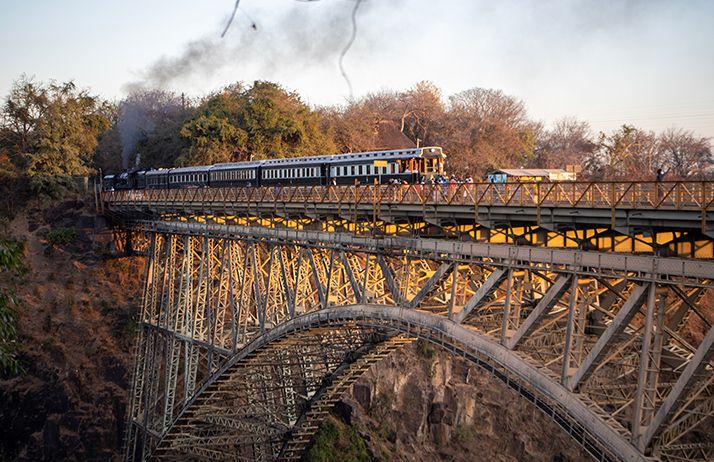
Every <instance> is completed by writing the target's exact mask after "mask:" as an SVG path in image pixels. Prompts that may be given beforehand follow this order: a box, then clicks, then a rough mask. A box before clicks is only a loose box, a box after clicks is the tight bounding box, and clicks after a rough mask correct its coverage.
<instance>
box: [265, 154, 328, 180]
mask: <svg viewBox="0 0 714 462" xmlns="http://www.w3.org/2000/svg"><path fill="white" fill-rule="evenodd" d="M329 157H331V156H313V157H295V158H286V159H270V160H264V161H261V163H260V185H261V186H277V185H280V186H311V185H325V184H327V182H326V179H325V167H324V164H325V160H326V159H328V158H329Z"/></svg>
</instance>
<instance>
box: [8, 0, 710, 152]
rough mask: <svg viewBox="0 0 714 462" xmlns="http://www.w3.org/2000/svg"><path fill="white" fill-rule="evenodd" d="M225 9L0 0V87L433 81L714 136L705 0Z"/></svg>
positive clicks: (294, 4)
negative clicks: (26, 81) (25, 79)
mask: <svg viewBox="0 0 714 462" xmlns="http://www.w3.org/2000/svg"><path fill="white" fill-rule="evenodd" d="M358 3H359V4H358ZM234 4H235V2H234V0H202V1H200V2H197V1H195V0H174V1H172V2H167V1H159V0H142V1H139V0H123V1H120V2H119V1H115V2H108V1H103V2H100V1H96V0H95V1H90V0H63V1H61V2H59V1H56V0H55V1H50V0H32V1H27V0H24V1H23V0H0V12H1V13H0V63H2V65H0V96H2V98H3V99H4V98H5V97H6V96H7V94H8V91H9V89H10V87H11V85H12V82H13V81H15V80H16V79H17V78H18V77H20V76H21V75H22V74H26V75H28V76H32V77H34V78H35V79H36V80H38V81H48V80H50V79H54V80H57V81H67V80H70V79H71V80H74V81H75V83H76V84H77V85H78V86H79V87H80V88H86V89H88V90H89V91H90V92H92V93H95V94H99V95H101V96H103V97H105V98H108V99H111V100H120V99H121V98H123V97H125V96H126V95H127V93H128V92H130V91H132V90H135V89H137V88H163V89H168V90H173V91H176V92H179V93H181V92H184V93H186V94H187V95H189V96H193V97H197V96H200V95H205V94H207V93H209V92H211V91H216V90H218V89H220V88H221V87H223V86H225V85H227V84H230V83H233V82H236V81H244V82H252V81H254V80H271V81H275V82H278V83H280V84H281V85H283V86H284V87H285V88H287V89H289V90H294V91H297V92H298V93H299V94H300V95H301V96H302V97H303V99H304V100H305V101H306V102H308V103H309V104H311V105H329V104H344V103H346V102H347V101H349V100H350V98H352V97H354V98H359V97H361V96H364V95H365V94H367V93H370V92H375V91H380V90H405V89H408V88H410V87H412V86H413V85H414V84H415V83H417V82H419V81H422V80H428V81H431V82H432V83H434V84H435V85H436V86H437V87H439V88H441V90H442V92H443V94H444V97H445V98H447V97H448V96H449V95H452V94H455V93H458V92H460V91H464V90H467V89H469V88H474V87H482V88H495V89H500V90H503V91H504V92H505V93H506V94H508V95H511V96H514V97H516V98H519V99H521V100H522V101H523V102H524V103H525V105H526V107H527V109H528V113H529V115H530V116H531V118H533V119H535V120H540V121H542V122H543V123H544V124H545V125H546V126H549V125H550V124H552V123H553V122H554V121H556V120H558V119H560V118H562V117H566V116H567V117H575V118H578V119H580V120H585V121H588V122H589V123H590V125H591V127H592V129H593V132H598V131H601V130H602V131H610V130H614V129H616V128H617V127H619V126H620V125H622V124H624V123H628V124H632V125H635V126H637V127H641V128H644V129H648V130H654V131H660V130H663V129H665V128H668V127H675V128H684V129H691V130H693V131H694V132H695V133H696V134H698V135H700V136H707V137H713V138H714V52H712V44H714V27H712V25H713V23H714V1H712V0H672V1H660V0H629V1H627V0H599V1H596V0H593V1H577V0H552V1H548V0H530V1H527V0H499V1H494V0H463V1H462V0H441V1H435V0H363V1H361V2H357V0H320V1H304V0H303V1H300V0H241V1H240V4H239V9H238V10H237V13H236V16H235V18H234V20H233V22H232V24H231V26H230V28H229V29H228V31H227V33H226V34H225V36H224V37H223V38H221V32H222V31H223V30H224V29H225V27H226V24H227V23H228V21H229V18H230V15H231V13H232V11H233V7H234ZM356 6H357V11H356V13H355V20H356V23H357V31H356V35H355V39H354V42H353V44H352V46H351V47H350V48H349V50H347V52H346V53H345V55H344V59H343V62H342V64H343V67H344V70H345V74H346V75H347V78H348V79H349V85H348V83H347V81H346V80H345V78H344V77H343V75H342V73H341V70H340V66H339V58H340V54H341V53H342V52H343V50H344V49H345V47H346V45H347V44H348V42H349V40H350V36H351V34H352V23H351V15H352V12H353V11H354V10H355V7H356ZM253 24H254V25H255V28H254V27H253ZM350 86H351V89H350Z"/></svg>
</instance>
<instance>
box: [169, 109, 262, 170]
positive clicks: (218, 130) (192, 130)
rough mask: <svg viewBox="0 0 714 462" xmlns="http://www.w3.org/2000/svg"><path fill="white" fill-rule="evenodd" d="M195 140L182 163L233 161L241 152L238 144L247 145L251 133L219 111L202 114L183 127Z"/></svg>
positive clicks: (208, 163)
mask: <svg viewBox="0 0 714 462" xmlns="http://www.w3.org/2000/svg"><path fill="white" fill-rule="evenodd" d="M180 134H181V136H182V137H183V138H185V139H186V140H188V141H189V142H190V143H191V146H190V148H189V149H188V151H187V152H186V153H185V154H184V155H182V156H181V157H179V159H178V163H179V164H182V165H210V164H216V163H221V162H230V161H231V160H233V159H234V158H235V157H237V156H238V154H239V153H238V151H237V148H238V147H240V146H243V145H244V144H245V142H246V140H247V138H248V134H247V133H246V132H245V131H244V130H241V129H239V128H236V127H235V126H233V124H231V122H230V121H229V120H228V119H226V118H223V117H219V116H216V115H213V114H211V115H200V116H198V117H197V118H195V119H193V120H191V121H189V122H187V123H186V124H185V125H184V126H183V127H182V128H181V131H180Z"/></svg>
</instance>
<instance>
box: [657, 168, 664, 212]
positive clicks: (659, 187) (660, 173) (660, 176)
mask: <svg viewBox="0 0 714 462" xmlns="http://www.w3.org/2000/svg"><path fill="white" fill-rule="evenodd" d="M663 179H664V172H663V171H662V169H661V168H658V169H657V175H656V176H655V181H656V183H657V184H656V185H655V194H656V195H655V200H656V202H657V205H659V201H660V197H662V180H663Z"/></svg>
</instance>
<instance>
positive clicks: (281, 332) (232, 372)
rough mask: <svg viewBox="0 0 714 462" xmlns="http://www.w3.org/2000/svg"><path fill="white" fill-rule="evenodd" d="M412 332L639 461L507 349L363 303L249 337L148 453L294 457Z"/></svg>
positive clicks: (600, 452)
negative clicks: (339, 401)
mask: <svg viewBox="0 0 714 462" xmlns="http://www.w3.org/2000/svg"><path fill="white" fill-rule="evenodd" d="M416 338H423V339H425V340H427V341H429V342H431V343H433V344H435V345H438V346H440V347H442V348H444V349H446V350H448V351H451V352H453V353H454V354H458V355H459V356H462V357H464V358H465V359H466V360H467V361H469V362H471V363H473V364H475V365H477V366H478V367H480V368H483V369H485V370H487V371H489V372H491V373H492V374H493V375H494V376H496V377H497V378H499V379H500V380H502V381H503V382H504V383H506V384H507V385H508V386H509V387H511V388H513V389H514V390H516V391H517V392H518V393H519V394H520V396H522V397H523V398H524V399H526V400H528V401H530V402H531V403H533V404H534V405H536V406H537V407H538V408H539V409H541V410H542V411H543V412H545V413H547V414H549V415H550V416H551V417H552V418H553V419H554V420H555V421H556V422H557V423H558V424H559V425H560V426H561V427H563V428H564V429H565V430H566V432H568V433H569V434H570V435H571V436H572V437H573V438H574V439H575V440H577V441H578V442H579V443H580V444H582V445H583V447H584V448H585V449H586V450H587V451H588V452H589V453H590V454H592V455H593V456H594V458H595V459H597V460H624V461H644V460H646V458H645V457H644V455H643V454H642V453H640V452H639V451H638V450H637V448H635V447H634V446H633V445H632V444H630V442H629V441H627V440H626V439H625V438H624V437H623V436H622V435H620V434H619V433H617V432H616V431H615V430H614V429H613V428H612V427H611V426H609V425H608V424H607V422H606V421H605V419H604V418H603V417H602V416H599V415H597V414H596V413H595V412H594V411H593V410H592V409H591V408H589V407H588V406H586V405H585V404H584V403H583V402H582V401H580V400H579V399H578V397H577V395H575V394H573V393H571V392H569V391H568V390H567V389H566V388H565V387H564V386H562V385H561V384H559V383H558V382H557V380H554V379H553V378H551V377H549V376H547V375H545V374H544V373H542V372H541V371H540V370H538V369H537V368H536V367H535V366H533V365H531V364H529V363H528V362H527V361H525V360H524V359H523V358H521V357H519V356H518V355H516V354H515V353H514V352H513V351H512V350H509V349H508V348H506V347H504V346H502V345H500V344H498V343H496V342H494V341H493V340H492V339H489V338H488V337H486V336H485V335H483V334H480V333H479V332H476V331H474V330H471V329H469V328H467V327H464V326H462V325H460V324H458V323H456V322H453V321H450V320H448V319H446V318H444V317H442V316H438V315H435V314H430V313H426V312H420V311H416V310H412V309H407V308H399V307H394V306H385V305H367V304H357V305H350V306H342V307H335V308H328V309H323V310H319V311H314V312H311V313H307V314H304V315H302V316H298V317H296V318H294V319H292V320H290V321H287V322H285V323H282V324H280V325H278V326H276V327H275V328H273V329H271V330H270V331H267V332H266V333H265V334H264V335H262V336H260V337H258V338H256V339H255V340H254V341H252V342H251V343H250V344H248V345H247V346H246V347H245V348H244V349H242V350H241V351H239V352H238V353H236V354H235V355H233V356H232V357H231V358H230V359H229V360H228V361H227V362H226V363H225V364H224V365H223V366H222V367H221V368H220V369H219V370H218V371H217V372H215V373H214V374H213V375H212V376H211V378H210V379H209V380H207V381H206V383H205V384H204V385H203V387H202V388H201V389H200V390H199V391H198V392H197V393H196V394H195V395H194V396H193V398H192V399H190V400H189V401H188V402H187V404H186V406H185V407H184V408H183V410H182V411H181V412H180V413H179V415H178V417H177V418H176V419H175V421H174V422H173V425H172V426H171V427H170V428H169V429H168V431H167V432H166V433H165V435H164V436H163V437H162V438H161V440H160V441H159V444H158V445H157V447H156V448H155V450H154V451H153V453H152V454H151V459H152V460H178V459H184V458H186V457H195V458H199V459H200V458H210V459H232V460H244V459H250V460H297V459H299V458H300V456H301V454H302V451H303V450H304V448H305V447H306V446H307V444H308V443H309V440H310V438H311V436H312V434H314V432H315V431H316V429H317V427H318V426H319V423H320V421H321V420H322V419H323V418H324V417H325V416H326V415H327V413H328V412H329V410H330V408H331V407H332V406H333V405H334V403H335V402H336V400H337V399H338V398H339V396H340V395H341V394H342V393H344V391H346V390H347V388H349V386H350V385H351V384H352V383H353V382H354V381H355V380H356V379H357V378H359V377H360V376H361V375H362V374H363V373H364V372H366V370H367V369H369V367H371V365H372V364H374V363H376V362H378V361H379V360H381V359H382V358H383V357H385V356H386V355H387V354H389V353H390V352H391V351H394V350H395V349H397V348H400V347H401V346H403V345H404V344H406V343H409V342H410V341H412V340H414V339H416ZM276 379H280V381H281V382H280V383H282V384H283V385H281V386H275V384H276V383H278V382H276Z"/></svg>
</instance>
